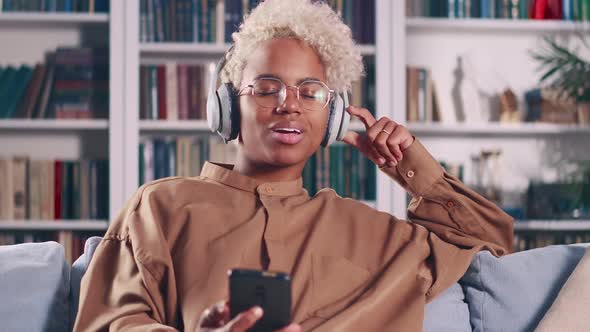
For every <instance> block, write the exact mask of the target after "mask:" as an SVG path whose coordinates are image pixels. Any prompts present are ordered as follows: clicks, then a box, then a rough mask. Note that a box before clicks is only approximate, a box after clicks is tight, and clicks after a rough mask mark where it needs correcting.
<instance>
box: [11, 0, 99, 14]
mask: <svg viewBox="0 0 590 332" xmlns="http://www.w3.org/2000/svg"><path fill="white" fill-rule="evenodd" d="M2 11H4V12H17V11H18V12H65V13H73V12H75V13H100V12H102V13H107V12H108V11H109V0H2V1H0V12H2Z"/></svg>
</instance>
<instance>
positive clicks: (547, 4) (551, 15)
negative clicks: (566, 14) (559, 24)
mask: <svg viewBox="0 0 590 332" xmlns="http://www.w3.org/2000/svg"><path fill="white" fill-rule="evenodd" d="M530 17H531V18H532V19H537V20H560V19H562V18H563V0H535V1H534V3H533V6H532V7H531V15H530Z"/></svg>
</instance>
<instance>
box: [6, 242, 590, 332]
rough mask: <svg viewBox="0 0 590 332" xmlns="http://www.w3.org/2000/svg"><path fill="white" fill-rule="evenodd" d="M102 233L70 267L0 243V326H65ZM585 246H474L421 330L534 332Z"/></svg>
mask: <svg viewBox="0 0 590 332" xmlns="http://www.w3.org/2000/svg"><path fill="white" fill-rule="evenodd" d="M100 240H101V238H100V237H92V238H90V239H89V240H88V241H86V243H85V250H84V254H83V255H82V256H80V257H79V258H78V259H77V260H76V261H75V262H74V264H73V265H72V266H69V264H68V263H67V262H66V260H65V255H64V249H63V247H62V246H61V245H60V244H58V243H56V242H44V243H28V244H18V245H11V246H0V299H1V301H0V331H2V332H3V331H23V332H24V331H52V332H53V331H57V332H59V331H70V330H71V329H72V326H73V322H74V321H75V317H76V313H77V308H78V296H79V291H80V281H81V279H82V276H83V275H84V273H85V271H86V268H87V267H88V264H89V263H90V260H91V259H92V255H93V254H94V250H95V249H96V247H97V245H98V244H99V243H100ZM588 245H589V244H578V245H556V246H549V247H544V248H539V249H534V250H528V251H523V252H518V253H514V254H511V255H507V256H504V257H502V258H496V257H494V256H492V255H491V254H490V253H489V252H487V251H482V252H480V253H478V254H477V255H476V256H475V257H474V259H473V261H472V263H471V265H470V266H469V268H468V270H467V272H466V273H465V274H464V276H463V277H462V279H461V280H460V281H459V282H458V283H456V284H454V285H453V286H452V287H450V288H449V289H447V290H446V291H445V292H444V293H442V294H441V295H440V296H438V297H437V298H436V299H435V300H434V301H432V302H431V303H429V304H427V306H426V309H425V310H426V311H425V319H424V331H437V332H445V331H449V332H450V331H453V332H461V331H486V332H488V331H502V332H506V331H533V330H534V328H535V327H536V326H537V324H538V323H539V321H540V320H541V319H542V317H543V315H544V314H545V312H546V311H547V309H548V308H549V307H550V306H551V304H552V302H553V300H554V299H555V297H556V296H557V294H558V292H559V290H560V289H561V286H562V285H563V284H564V283H565V281H566V280H567V278H568V277H569V275H570V274H571V273H572V271H573V270H574V268H575V267H576V265H577V263H578V261H579V260H580V259H581V258H582V256H583V255H584V253H585V250H586V247H588Z"/></svg>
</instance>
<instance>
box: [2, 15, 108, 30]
mask: <svg viewBox="0 0 590 332" xmlns="http://www.w3.org/2000/svg"><path fill="white" fill-rule="evenodd" d="M108 22H109V15H108V14H105V13H97V14H86V13H46V12H3V13H0V26H23V27H27V28H29V27H43V28H51V27H68V26H70V27H75V26H80V25H96V24H99V25H105V26H106V25H107V23H108Z"/></svg>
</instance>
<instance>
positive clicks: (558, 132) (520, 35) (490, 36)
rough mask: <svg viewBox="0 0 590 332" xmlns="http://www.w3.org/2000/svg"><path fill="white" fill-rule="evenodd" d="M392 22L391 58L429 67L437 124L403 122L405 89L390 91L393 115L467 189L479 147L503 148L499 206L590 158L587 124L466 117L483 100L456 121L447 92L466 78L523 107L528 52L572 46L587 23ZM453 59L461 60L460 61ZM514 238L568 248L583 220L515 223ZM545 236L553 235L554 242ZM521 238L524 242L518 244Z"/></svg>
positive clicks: (532, 69)
mask: <svg viewBox="0 0 590 332" xmlns="http://www.w3.org/2000/svg"><path fill="white" fill-rule="evenodd" d="M413 3H414V2H413V1H412V4H413ZM449 3H450V2H449ZM408 4H410V3H408ZM394 24H397V25H398V29H401V30H403V33H400V34H397V35H394V36H392V39H393V41H392V44H393V45H394V48H396V47H397V50H398V53H397V54H400V53H401V56H403V57H404V60H403V62H404V64H403V66H404V67H405V66H412V67H420V68H427V69H428V70H430V74H431V75H432V76H431V77H432V79H433V81H434V84H435V85H436V90H437V91H436V93H437V94H438V98H439V100H438V101H439V106H440V112H441V117H442V119H441V121H440V122H432V121H425V122H407V120H408V119H407V118H406V117H407V115H406V113H405V112H406V105H405V104H406V100H407V98H406V97H407V95H406V91H407V90H406V88H407V87H406V86H405V85H404V86H403V87H400V86H398V87H397V88H398V89H399V91H398V94H399V95H400V96H401V98H402V99H403V102H401V104H403V106H402V107H399V108H396V112H397V113H396V117H397V118H398V119H402V121H404V123H406V125H407V126H408V128H409V129H410V130H411V132H413V133H414V134H415V135H416V136H417V137H419V138H420V139H421V140H422V141H423V142H424V143H425V145H426V146H427V147H428V149H429V151H430V152H431V153H432V154H433V156H434V157H435V158H436V159H438V160H441V161H446V162H449V161H450V162H454V163H457V164H460V165H462V166H464V175H465V179H464V180H465V182H466V183H467V184H468V185H473V184H474V180H475V179H474V176H473V174H476V166H475V165H473V164H472V160H471V158H472V156H474V155H476V154H478V153H479V152H480V151H481V150H484V149H487V150H490V149H492V150H493V149H499V150H501V151H502V157H501V158H502V159H501V160H500V162H499V164H497V165H496V167H495V169H496V171H497V172H498V174H500V176H499V178H500V180H499V182H500V183H499V187H500V189H501V190H502V193H503V194H505V193H512V195H508V194H507V195H506V197H509V198H507V199H505V201H502V204H506V205H510V204H511V203H515V202H512V201H511V200H516V199H515V196H514V193H515V192H517V193H525V192H526V191H527V186H528V184H529V181H531V180H532V181H541V182H544V183H551V182H554V181H558V180H559V179H561V176H562V175H563V174H564V173H565V172H567V169H568V168H567V167H571V165H572V163H574V162H577V161H580V160H590V151H589V150H588V149H587V147H586V145H587V142H588V137H589V136H590V125H587V124H550V123H527V122H518V123H500V122H489V121H487V120H484V121H482V120H481V118H478V117H477V116H472V117H470V113H477V111H479V110H478V109H477V106H479V107H481V106H483V107H485V105H483V103H482V104H479V105H478V104H467V106H471V107H465V106H466V104H465V103H463V106H464V110H465V113H466V114H465V116H464V117H465V119H464V120H463V121H461V120H460V119H459V115H458V114H457V112H456V107H455V106H456V105H457V103H456V100H455V98H453V93H455V94H457V92H458V91H459V92H465V91H468V90H461V89H462V88H463V87H464V86H462V85H461V84H462V83H463V82H465V81H468V82H475V83H474V84H473V85H472V86H476V87H477V89H479V90H478V91H480V92H482V91H483V92H485V93H487V94H488V95H493V94H499V93H501V92H502V91H503V89H504V88H507V87H509V88H511V89H512V90H513V91H514V93H515V94H516V96H517V98H518V109H519V110H520V111H522V110H524V109H525V107H526V103H525V100H524V97H523V96H524V93H525V92H526V91H527V90H529V89H531V88H534V87H536V86H538V80H539V77H540V75H539V74H538V72H537V71H536V67H537V64H536V63H535V62H534V61H533V59H532V58H531V57H530V53H529V52H530V51H531V50H538V47H539V45H540V44H539V42H540V40H541V38H542V37H543V36H546V35H550V36H553V37H554V38H556V39H557V40H559V41H562V42H565V43H568V45H570V46H572V45H573V46H576V45H578V44H577V43H576V41H575V40H574V38H572V37H573V36H574V35H576V34H582V35H586V36H588V33H589V32H590V21H566V20H533V19H502V18H495V19H489V18H441V17H421V16H416V17H414V16H411V17H406V16H405V15H400V17H397V20H396V21H395V23H394ZM580 49H581V50H582V52H583V53H582V54H581V55H582V56H583V57H585V58H587V59H589V58H590V54H588V52H586V51H584V49H583V48H580ZM458 57H461V60H462V62H461V63H460V62H459V61H458ZM460 65H462V66H463V67H462V68H461V70H462V72H461V73H460V74H461V75H463V78H464V81H463V82H461V81H458V79H457V77H459V76H456V75H458V74H459V71H458V70H459V69H460V67H459V66H460ZM403 77H405V75H404V76H403ZM482 82H483V83H482ZM486 83H489V84H486ZM402 94H403V95H402ZM455 96H456V95H455ZM481 96H484V93H482V94H481V95H480V98H484V97H485V96H484V97H481ZM496 105H497V104H496ZM471 115H472V114H471ZM484 115H489V114H484ZM394 198H395V197H394ZM397 200H399V201H401V202H398V203H395V204H394V205H396V206H400V207H401V206H403V205H404V204H406V198H405V197H401V196H399V195H398V196H397ZM515 233H516V235H517V236H516V239H517V242H516V243H515V248H518V249H520V250H522V249H526V248H529V245H531V244H532V245H533V246H534V245H548V244H556V243H558V242H559V241H566V242H564V243H569V242H567V241H571V240H572V239H575V241H587V238H588V235H589V234H590V221H589V220H588V219H587V218H583V217H582V218H581V219H574V218H573V217H572V218H571V219H567V218H565V220H561V219H560V220H551V219H548V220H528V219H524V220H517V221H516V223H515ZM535 234H539V239H540V240H539V241H537V240H535V236H536V235H535ZM551 234H555V235H554V238H553V240H551V237H552V236H553V235H551ZM568 234H569V235H568ZM571 234H573V237H571V236H570V235H571ZM521 235H522V236H521ZM580 235H581V237H580ZM543 237H545V238H543ZM523 239H524V242H522V243H520V242H518V241H522V240H523ZM564 239H568V240H564ZM552 241H558V242H555V243H554V242H552ZM523 243H524V244H523Z"/></svg>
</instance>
